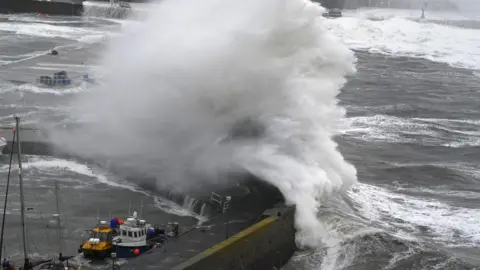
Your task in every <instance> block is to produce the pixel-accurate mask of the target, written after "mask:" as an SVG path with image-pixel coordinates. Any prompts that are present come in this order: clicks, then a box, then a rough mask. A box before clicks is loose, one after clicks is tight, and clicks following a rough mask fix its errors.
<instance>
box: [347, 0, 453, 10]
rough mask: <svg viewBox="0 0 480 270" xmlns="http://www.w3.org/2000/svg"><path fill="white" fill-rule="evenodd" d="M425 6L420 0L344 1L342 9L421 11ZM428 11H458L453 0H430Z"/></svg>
mask: <svg viewBox="0 0 480 270" xmlns="http://www.w3.org/2000/svg"><path fill="white" fill-rule="evenodd" d="M424 5H425V7H426V4H425V3H424V2H423V1H421V0H345V4H344V8H346V9H356V8H363V7H377V8H402V9H417V10H419V9H422V8H423V6H424ZM428 8H429V10H458V7H457V5H456V4H455V2H454V1H453V0H430V1H429V3H428Z"/></svg>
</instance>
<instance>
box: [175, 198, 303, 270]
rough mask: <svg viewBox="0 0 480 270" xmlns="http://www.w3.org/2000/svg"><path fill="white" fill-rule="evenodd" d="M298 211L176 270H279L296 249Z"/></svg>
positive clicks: (280, 215) (290, 209) (270, 219)
mask: <svg viewBox="0 0 480 270" xmlns="http://www.w3.org/2000/svg"><path fill="white" fill-rule="evenodd" d="M294 212H295V211H294V208H293V207H287V208H285V209H283V210H281V211H278V212H277V213H276V214H275V215H273V216H270V217H267V218H265V219H263V220H261V221H260V222H258V223H256V224H254V225H252V226H250V227H248V228H247V229H245V230H243V231H241V232H239V233H237V234H235V235H234V236H232V237H230V238H228V239H226V240H225V241H223V242H221V243H218V244H216V245H214V246H213V247H211V248H209V249H207V250H205V251H203V252H201V253H200V254H198V255H196V256H194V257H192V258H190V259H189V260H187V261H186V262H183V263H181V264H179V265H177V266H176V267H175V268H173V270H222V269H230V270H237V269H238V270H243V269H251V270H256V269H258V270H263V269H275V268H274V267H276V268H277V269H278V268H280V267H282V266H284V265H285V264H286V263H287V262H288V260H289V259H290V257H291V256H292V254H293V253H294V252H295V250H296V245H295V227H294Z"/></svg>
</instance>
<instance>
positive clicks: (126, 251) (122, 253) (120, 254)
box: [113, 245, 153, 259]
mask: <svg viewBox="0 0 480 270" xmlns="http://www.w3.org/2000/svg"><path fill="white" fill-rule="evenodd" d="M152 248H153V245H146V246H138V247H127V246H116V247H115V246H114V247H113V251H114V252H115V253H117V258H122V259H125V258H133V257H137V256H140V255H142V253H144V252H147V251H149V250H150V249H152ZM135 249H138V250H139V253H138V254H137V255H135V253H134V250H135Z"/></svg>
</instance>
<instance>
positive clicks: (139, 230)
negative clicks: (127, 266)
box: [112, 212, 167, 258]
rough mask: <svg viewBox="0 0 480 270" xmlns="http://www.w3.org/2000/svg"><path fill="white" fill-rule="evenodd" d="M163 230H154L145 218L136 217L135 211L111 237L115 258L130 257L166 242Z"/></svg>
mask: <svg viewBox="0 0 480 270" xmlns="http://www.w3.org/2000/svg"><path fill="white" fill-rule="evenodd" d="M166 240H167V238H166V236H165V232H164V231H161V230H155V229H154V228H153V227H152V226H151V225H150V224H148V223H147V222H146V221H145V220H143V219H139V218H138V217H137V212H133V215H132V216H131V217H129V218H127V220H125V221H124V223H123V224H121V225H120V227H119V229H118V234H117V236H116V237H115V238H113V241H112V242H113V252H115V253H116V257H117V258H132V257H136V256H139V255H141V254H142V253H144V252H146V251H148V250H150V249H152V248H155V247H158V246H160V245H161V244H163V243H164V242H166Z"/></svg>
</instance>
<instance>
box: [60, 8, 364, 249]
mask: <svg viewBox="0 0 480 270" xmlns="http://www.w3.org/2000/svg"><path fill="white" fill-rule="evenodd" d="M323 11H324V9H323V8H321V7H320V6H318V5H317V4H314V3H312V2H310V1H305V0H283V1H282V0H262V1H258V0H244V1H236V0H203V1H197V0H164V1H162V2H161V3H160V4H158V5H156V7H155V8H152V10H151V11H150V14H149V16H148V19H147V20H146V21H145V22H143V23H139V24H135V25H131V26H129V27H126V28H125V29H124V33H123V35H122V36H120V37H117V38H115V39H113V40H112V42H111V44H110V46H109V50H108V51H107V53H106V54H105V57H104V59H103V66H104V68H105V70H106V71H108V73H109V74H108V76H107V78H106V82H105V85H102V86H101V87H99V88H98V89H96V90H95V91H92V92H91V93H90V94H88V95H86V96H84V97H83V98H82V99H79V100H77V101H76V104H75V105H76V108H77V109H78V110H77V111H76V113H77V115H74V116H76V117H82V118H85V116H86V115H88V116H89V117H92V118H91V119H95V120H96V122H92V123H91V124H90V125H89V126H87V127H86V128H83V129H82V131H81V132H79V133H77V134H75V136H70V137H69V138H68V141H69V142H70V145H69V146H70V148H71V149H75V150H76V151H77V152H79V153H88V154H90V155H94V154H99V155H103V156H105V155H106V156H109V157H110V158H111V159H112V160H115V162H116V163H117V164H118V163H123V165H130V166H132V167H135V168H137V169H138V168H139V169H141V170H143V171H146V172H148V173H150V174H154V175H156V176H157V178H158V179H159V183H157V184H158V185H159V186H162V185H165V184H174V185H175V187H177V188H192V187H193V188H196V187H198V188H200V187H204V186H206V185H209V184H213V185H220V184H229V183H228V181H227V179H228V178H227V177H226V175H227V174H228V173H232V172H234V173H236V172H240V173H242V172H248V173H251V174H254V175H256V176H257V177H258V178H261V179H263V180H264V181H267V182H269V183H271V184H273V185H275V186H276V187H278V188H279V190H280V191H281V192H282V193H283V195H284V197H285V199H286V201H287V203H288V204H295V205H296V206H297V215H296V226H297V229H298V235H297V236H298V237H297V240H298V243H299V244H300V245H306V246H316V245H318V244H319V243H320V242H321V240H322V239H327V236H328V235H327V232H326V231H324V230H323V228H322V226H321V223H320V222H319V221H318V219H317V211H318V207H319V201H318V199H319V198H322V197H325V196H328V195H329V194H331V193H332V192H339V191H341V190H343V189H346V188H348V187H349V186H350V185H351V184H353V183H354V182H355V181H356V170H355V168H354V167H353V166H352V165H350V164H349V163H347V162H346V161H345V160H344V159H343V157H342V155H341V154H340V153H339V152H338V150H337V145H336V143H335V142H334V141H333V136H335V135H336V134H337V131H338V125H339V124H340V123H342V119H343V117H344V114H345V112H344V110H343V109H342V108H341V107H339V106H338V100H337V98H336V97H337V95H338V93H339V91H340V89H341V87H342V86H343V85H344V83H345V82H346V79H345V77H346V76H347V75H349V74H353V73H354V72H355V67H354V64H355V57H354V54H353V52H352V51H350V50H349V49H348V48H346V46H344V45H343V44H342V43H341V42H339V41H338V40H337V39H336V38H335V37H334V36H332V35H331V34H329V33H328V29H326V26H325V25H324V23H325V20H326V19H324V18H323V17H322V16H321V14H322V12H323Z"/></svg>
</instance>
